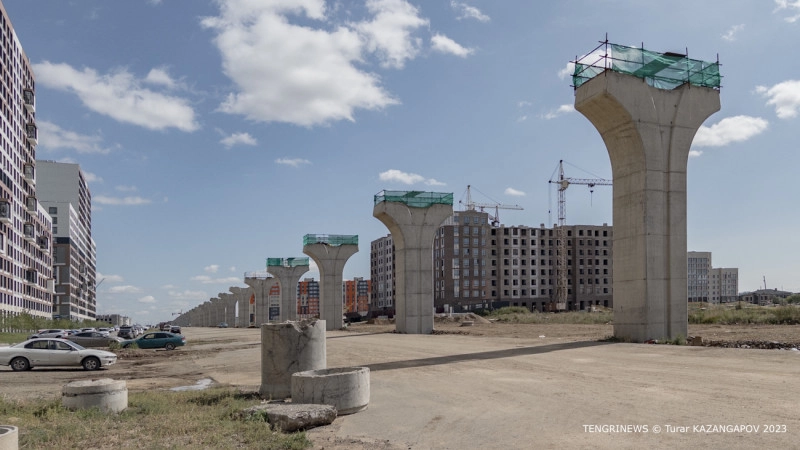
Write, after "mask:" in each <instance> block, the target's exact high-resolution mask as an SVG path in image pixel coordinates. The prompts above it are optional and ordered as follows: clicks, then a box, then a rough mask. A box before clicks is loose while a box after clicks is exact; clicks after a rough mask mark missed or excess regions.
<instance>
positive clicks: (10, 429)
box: [0, 425, 19, 450]
mask: <svg viewBox="0 0 800 450" xmlns="http://www.w3.org/2000/svg"><path fill="white" fill-rule="evenodd" d="M17 449H19V429H18V428H17V427H15V426H11V425H0V450H17Z"/></svg>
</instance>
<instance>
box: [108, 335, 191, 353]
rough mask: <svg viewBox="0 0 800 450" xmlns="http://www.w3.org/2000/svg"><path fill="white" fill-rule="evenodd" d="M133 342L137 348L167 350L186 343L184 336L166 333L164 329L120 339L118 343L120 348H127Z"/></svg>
mask: <svg viewBox="0 0 800 450" xmlns="http://www.w3.org/2000/svg"><path fill="white" fill-rule="evenodd" d="M134 344H136V345H137V346H138V347H139V348H165V349H167V350H175V347H180V346H182V345H186V338H185V337H183V336H181V335H178V334H172V333H167V332H166V331H151V332H150V333H145V334H144V335H142V336H141V337H138V338H136V339H128V340H125V341H122V342H120V344H119V345H121V346H122V348H128V347H130V346H132V345H134Z"/></svg>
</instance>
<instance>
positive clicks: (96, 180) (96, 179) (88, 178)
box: [83, 171, 103, 183]
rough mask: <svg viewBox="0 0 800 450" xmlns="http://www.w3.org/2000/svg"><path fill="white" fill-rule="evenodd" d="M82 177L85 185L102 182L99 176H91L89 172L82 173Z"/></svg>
mask: <svg viewBox="0 0 800 450" xmlns="http://www.w3.org/2000/svg"><path fill="white" fill-rule="evenodd" d="M83 177H84V178H86V182H87V183H102V182H103V178H101V177H100V176H98V175H95V174H93V173H91V172H86V171H84V172H83Z"/></svg>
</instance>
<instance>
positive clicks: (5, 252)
mask: <svg viewBox="0 0 800 450" xmlns="http://www.w3.org/2000/svg"><path fill="white" fill-rule="evenodd" d="M0 78H2V85H0V112H2V114H0V140H2V143H0V147H1V148H0V320H2V319H4V318H7V317H9V316H16V315H19V314H22V313H27V314H30V315H32V316H37V317H44V318H50V317H52V301H53V299H52V292H53V286H52V282H51V279H52V248H51V245H52V242H53V237H52V232H51V227H52V222H51V219H50V216H49V215H48V214H47V210H45V209H44V208H43V207H42V206H41V205H40V204H39V201H38V196H37V190H36V170H37V167H36V145H37V144H38V134H37V127H36V83H35V80H34V76H33V71H32V70H31V65H30V62H29V61H28V57H27V56H26V55H25V52H24V51H23V49H22V45H21V44H20V41H19V39H18V38H17V35H16V33H15V32H14V28H13V26H12V25H11V20H10V19H9V17H8V14H7V13H6V10H5V7H4V6H3V5H2V3H0ZM0 327H2V325H0Z"/></svg>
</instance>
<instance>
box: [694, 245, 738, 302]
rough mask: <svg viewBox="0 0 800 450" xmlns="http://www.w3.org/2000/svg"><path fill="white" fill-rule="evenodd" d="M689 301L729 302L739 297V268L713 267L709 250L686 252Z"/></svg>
mask: <svg viewBox="0 0 800 450" xmlns="http://www.w3.org/2000/svg"><path fill="white" fill-rule="evenodd" d="M686 257H687V272H688V273H687V278H686V287H687V293H686V297H687V300H688V301H689V302H708V303H731V302H736V301H738V299H739V269H738V268H714V267H713V265H712V256H711V252H687V254H686Z"/></svg>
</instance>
